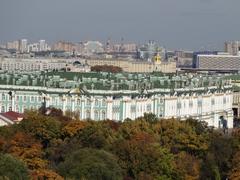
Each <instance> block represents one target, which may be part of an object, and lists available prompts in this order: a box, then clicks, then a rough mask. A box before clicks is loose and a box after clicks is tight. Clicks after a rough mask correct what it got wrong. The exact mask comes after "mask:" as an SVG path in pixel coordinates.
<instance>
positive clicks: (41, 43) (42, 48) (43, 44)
mask: <svg viewBox="0 0 240 180" xmlns="http://www.w3.org/2000/svg"><path fill="white" fill-rule="evenodd" d="M46 49H47V44H46V41H45V40H40V41H39V51H46Z"/></svg>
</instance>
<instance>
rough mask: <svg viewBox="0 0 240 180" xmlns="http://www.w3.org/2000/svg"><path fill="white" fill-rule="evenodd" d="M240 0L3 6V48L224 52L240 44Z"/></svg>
mask: <svg viewBox="0 0 240 180" xmlns="http://www.w3.org/2000/svg"><path fill="white" fill-rule="evenodd" d="M239 9H240V0H0V43H2V44H3V43H5V42H7V41H11V40H15V39H20V38H27V39H29V40H30V41H36V40H38V39H46V40H47V41H49V42H51V43H52V42H55V41H57V40H66V41H73V42H79V41H85V40H90V39H91V40H100V41H106V40H107V39H108V38H111V39H112V40H113V41H120V39H121V38H124V41H125V42H136V43H143V42H146V41H148V40H149V39H151V40H156V41H157V42H159V43H160V44H162V45H163V46H165V47H167V48H169V49H185V50H197V49H222V48H223V43H224V41H227V40H240V19H239V16H240V10H239Z"/></svg>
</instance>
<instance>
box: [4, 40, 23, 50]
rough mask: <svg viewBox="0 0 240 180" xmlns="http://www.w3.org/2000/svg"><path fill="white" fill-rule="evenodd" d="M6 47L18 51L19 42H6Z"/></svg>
mask: <svg viewBox="0 0 240 180" xmlns="http://www.w3.org/2000/svg"><path fill="white" fill-rule="evenodd" d="M6 48H7V49H15V50H17V51H19V49H20V43H19V41H13V42H7V44H6Z"/></svg>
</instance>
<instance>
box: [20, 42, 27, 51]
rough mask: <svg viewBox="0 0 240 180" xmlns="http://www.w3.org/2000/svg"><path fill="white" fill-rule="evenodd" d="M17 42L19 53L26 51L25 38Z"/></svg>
mask: <svg viewBox="0 0 240 180" xmlns="http://www.w3.org/2000/svg"><path fill="white" fill-rule="evenodd" d="M19 42H20V43H19V44H20V48H19V49H20V52H21V53H24V52H27V50H28V47H27V44H28V43H27V39H21V40H19Z"/></svg>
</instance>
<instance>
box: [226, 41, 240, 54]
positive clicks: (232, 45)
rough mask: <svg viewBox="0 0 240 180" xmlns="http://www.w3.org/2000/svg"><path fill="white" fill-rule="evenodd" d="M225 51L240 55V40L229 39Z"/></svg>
mask: <svg viewBox="0 0 240 180" xmlns="http://www.w3.org/2000/svg"><path fill="white" fill-rule="evenodd" d="M224 49H225V52H228V53H229V54H230V55H233V56H237V55H240V53H239V52H240V41H229V42H225V46H224Z"/></svg>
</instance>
